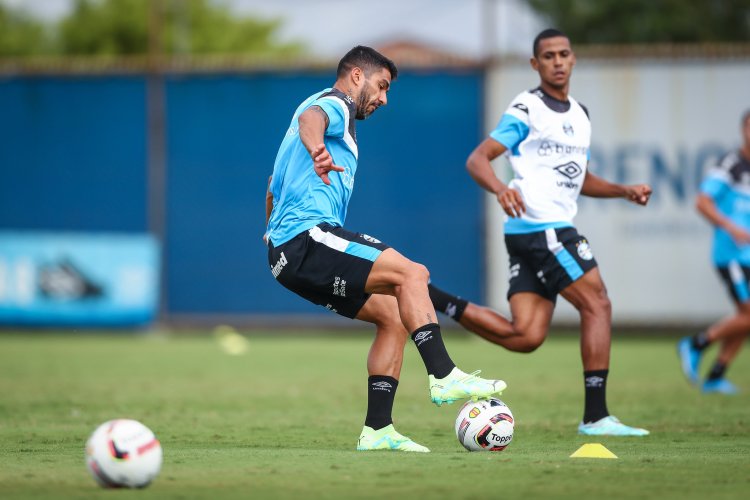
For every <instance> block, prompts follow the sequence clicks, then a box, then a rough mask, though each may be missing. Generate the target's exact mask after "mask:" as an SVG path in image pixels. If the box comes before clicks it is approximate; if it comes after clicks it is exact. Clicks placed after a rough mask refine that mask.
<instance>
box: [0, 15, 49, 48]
mask: <svg viewBox="0 0 750 500" xmlns="http://www.w3.org/2000/svg"><path fill="white" fill-rule="evenodd" d="M48 45H49V40H48V36H47V35H46V33H45V29H44V25H43V24H42V23H40V22H38V21H35V20H34V19H32V18H31V17H30V16H28V15H27V14H24V13H23V12H20V11H15V10H11V9H7V8H5V7H3V5H2V4H0V55H2V56H9V57H22V56H27V55H31V54H40V53H44V52H46V51H48V50H49V46H48Z"/></svg>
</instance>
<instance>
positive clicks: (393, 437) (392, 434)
mask: <svg viewBox="0 0 750 500" xmlns="http://www.w3.org/2000/svg"><path fill="white" fill-rule="evenodd" d="M357 450H358V451H371V450H393V451H413V452H417V453H429V452H430V450H429V448H426V447H424V446H422V445H421V444H417V443H415V442H414V441H412V440H411V439H409V438H408V437H406V436H402V435H401V434H399V433H398V432H396V429H394V428H393V424H390V425H387V426H385V427H383V428H382V429H378V430H375V429H373V428H372V427H367V426H364V427H363V428H362V434H361V435H360V436H359V441H357Z"/></svg>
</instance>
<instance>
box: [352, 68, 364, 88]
mask: <svg viewBox="0 0 750 500" xmlns="http://www.w3.org/2000/svg"><path fill="white" fill-rule="evenodd" d="M364 78H365V73H364V71H362V68H359V67H357V66H355V67H354V68H352V72H351V79H352V83H354V85H356V86H359V85H360V84H361V83H362V80H364Z"/></svg>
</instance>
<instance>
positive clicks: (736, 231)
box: [695, 193, 750, 245]
mask: <svg viewBox="0 0 750 500" xmlns="http://www.w3.org/2000/svg"><path fill="white" fill-rule="evenodd" d="M695 208H696V210H698V213H699V214H701V215H702V216H703V218H704V219H706V220H707V221H708V222H710V223H711V224H712V225H713V226H715V227H719V228H721V229H724V230H725V231H726V232H728V233H729V235H730V236H731V237H732V239H733V240H734V242H735V243H736V244H737V245H748V244H750V232H748V231H747V230H746V229H745V228H742V227H740V226H738V225H737V224H735V223H734V222H732V221H731V220H729V219H728V218H727V217H725V216H724V214H722V213H721V212H720V211H719V209H718V208H717V207H716V203H714V200H713V198H711V197H710V196H708V195H707V194H704V193H701V194H699V195H698V197H697V198H696V199H695Z"/></svg>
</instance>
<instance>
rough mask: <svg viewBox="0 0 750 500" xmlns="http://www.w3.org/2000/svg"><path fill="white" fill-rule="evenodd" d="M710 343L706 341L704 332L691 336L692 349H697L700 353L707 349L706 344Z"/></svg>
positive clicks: (706, 335) (706, 337)
mask: <svg viewBox="0 0 750 500" xmlns="http://www.w3.org/2000/svg"><path fill="white" fill-rule="evenodd" d="M710 343H711V341H710V340H708V334H707V333H706V332H700V333H698V334H696V335H695V336H693V347H694V348H696V349H698V350H699V351H702V350H703V349H705V348H706V347H708V344H710Z"/></svg>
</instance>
